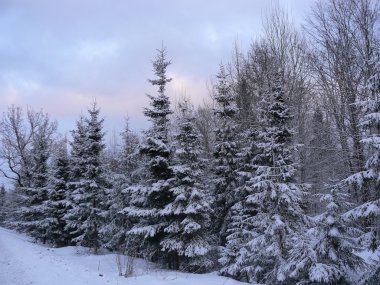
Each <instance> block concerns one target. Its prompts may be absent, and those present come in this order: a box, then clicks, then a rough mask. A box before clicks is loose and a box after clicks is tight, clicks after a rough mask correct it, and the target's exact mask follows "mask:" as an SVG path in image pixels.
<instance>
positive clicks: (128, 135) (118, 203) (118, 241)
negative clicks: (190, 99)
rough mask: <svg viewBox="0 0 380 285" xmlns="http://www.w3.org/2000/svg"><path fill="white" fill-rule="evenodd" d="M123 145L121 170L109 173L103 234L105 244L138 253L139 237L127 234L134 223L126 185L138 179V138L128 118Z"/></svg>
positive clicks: (110, 247)
mask: <svg viewBox="0 0 380 285" xmlns="http://www.w3.org/2000/svg"><path fill="white" fill-rule="evenodd" d="M121 136H122V145H121V152H120V157H119V158H118V163H119V167H118V170H119V172H118V173H109V177H110V181H112V186H113V187H112V190H111V191H109V193H108V195H107V211H106V213H105V217H106V220H107V223H106V224H105V225H104V227H103V228H102V231H101V234H102V236H103V239H104V246H105V247H106V248H109V249H111V250H116V251H117V252H120V253H123V254H125V253H127V254H128V255H130V256H135V255H136V254H137V251H138V246H137V239H136V237H135V236H133V235H128V234H127V233H128V231H129V230H130V229H131V227H132V225H133V224H132V220H131V219H130V217H128V216H126V215H125V214H124V212H123V209H124V208H125V207H128V205H129V203H130V198H131V197H130V196H129V192H128V191H125V189H126V188H128V187H130V186H132V185H133V184H135V183H138V182H139V178H140V177H139V167H140V165H141V163H140V161H139V160H140V158H141V156H140V154H139V143H140V142H139V138H138V136H137V135H136V134H135V133H133V132H132V131H131V129H130V126H129V120H128V119H127V120H126V124H125V128H124V131H123V132H122V133H121Z"/></svg>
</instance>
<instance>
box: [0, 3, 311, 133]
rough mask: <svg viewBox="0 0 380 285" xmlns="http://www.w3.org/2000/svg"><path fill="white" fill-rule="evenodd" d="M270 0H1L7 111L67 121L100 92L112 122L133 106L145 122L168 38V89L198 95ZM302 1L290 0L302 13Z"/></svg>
mask: <svg viewBox="0 0 380 285" xmlns="http://www.w3.org/2000/svg"><path fill="white" fill-rule="evenodd" d="M267 2H268V1H251V0H239V1H234V0H219V1H216V0H215V1H203V0H202V1H201V0H184V1H175V0H162V1H151V0H140V1H122V0H65V1H50V0H34V1H29V0H2V1H0V34H1V37H0V100H2V107H0V111H4V110H5V108H6V105H9V104H17V105H24V106H25V105H31V106H33V107H35V108H37V109H39V108H43V109H44V110H46V111H47V112H49V113H51V115H52V116H53V117H57V118H58V119H59V120H60V121H61V120H62V122H63V123H62V124H63V127H61V128H62V129H64V128H69V127H70V126H74V124H75V120H76V119H77V117H78V116H79V115H80V112H81V110H86V108H87V106H88V104H89V103H91V101H92V100H93V99H94V98H96V99H97V100H98V102H99V104H100V105H101V107H102V111H103V113H104V115H105V116H106V118H108V119H107V120H109V121H110V122H109V123H107V124H108V125H107V126H108V127H115V128H119V127H121V125H122V124H123V122H124V120H123V117H124V116H125V115H126V114H127V113H129V115H130V117H132V119H131V123H132V124H133V123H135V124H136V126H135V129H141V128H142V127H146V126H147V123H146V120H145V119H144V117H143V115H142V109H143V107H144V106H146V104H147V103H148V102H147V99H146V96H145V93H152V92H155V90H154V89H152V88H151V86H150V85H149V83H148V82H147V80H146V79H147V78H152V76H153V73H152V66H151V59H153V58H154V56H155V49H156V48H159V47H160V46H161V43H162V41H163V42H164V45H165V46H166V47H167V48H168V51H169V57H170V58H171V59H172V62H173V64H172V65H171V66H170V67H169V73H170V74H171V75H172V76H173V78H174V79H173V82H172V83H171V84H172V86H171V87H169V88H168V91H169V92H168V93H169V95H170V96H171V97H173V98H175V97H178V96H180V95H181V94H183V93H186V94H187V95H188V96H189V97H191V98H193V99H194V101H195V102H196V103H201V102H202V101H203V98H206V97H207V96H208V94H207V93H208V91H207V88H206V81H207V80H208V79H209V78H210V76H212V75H213V74H215V73H216V72H217V70H218V64H219V62H220V61H221V60H223V62H226V61H228V60H229V59H230V56H231V53H232V48H233V46H234V41H235V40H236V39H238V41H239V42H240V43H241V45H242V46H243V47H248V46H249V44H250V42H251V39H252V38H254V37H255V35H257V34H259V33H260V27H261V16H262V13H263V11H264V10H265V9H267V7H268V6H270V4H268V3H267ZM304 2H305V1H303V0H297V1H287V2H286V5H287V6H288V7H289V9H292V10H293V11H295V12H296V13H295V14H297V15H298V14H302V13H301V12H300V11H303V10H304V9H306V8H305V7H306V6H307V5H306V4H304ZM306 2H308V1H306ZM118 118H119V119H118ZM70 120H71V121H72V124H71V125H70V123H68V122H69V121H70Z"/></svg>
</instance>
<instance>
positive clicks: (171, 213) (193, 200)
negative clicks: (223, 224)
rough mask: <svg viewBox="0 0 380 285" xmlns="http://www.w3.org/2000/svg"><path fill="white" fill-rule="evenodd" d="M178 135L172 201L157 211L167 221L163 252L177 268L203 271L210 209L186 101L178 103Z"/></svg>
mask: <svg viewBox="0 0 380 285" xmlns="http://www.w3.org/2000/svg"><path fill="white" fill-rule="evenodd" d="M179 108H180V112H181V114H180V115H179V118H178V123H177V125H178V128H179V130H178V134H177V135H176V136H175V146H176V151H175V158H174V165H173V166H172V171H173V174H174V178H173V182H172V185H173V187H172V188H171V189H170V192H171V193H172V196H173V201H172V202H171V203H169V204H167V205H166V206H165V208H164V209H162V210H161V211H160V215H161V216H162V217H163V218H164V219H166V220H167V221H168V225H167V226H165V228H164V232H165V233H166V236H165V238H164V239H163V240H162V241H161V243H160V245H161V248H162V250H163V251H166V252H168V253H171V254H174V255H177V256H178V262H179V268H181V269H182V270H185V271H200V270H205V269H207V268H208V267H210V265H211V261H210V260H208V259H207V253H208V252H209V250H210V247H211V246H210V242H211V236H210V235H209V233H208V231H209V230H210V229H211V227H210V226H211V225H210V214H211V208H210V205H209V201H207V197H208V195H207V192H206V191H208V190H207V188H206V185H205V184H204V181H203V179H204V174H203V169H204V167H203V165H202V162H201V161H200V158H199V156H200V153H201V149H200V141H199V134H198V132H197V130H196V128H195V120H194V117H193V114H192V110H191V109H190V107H189V106H188V103H187V102H183V103H181V104H180V105H179Z"/></svg>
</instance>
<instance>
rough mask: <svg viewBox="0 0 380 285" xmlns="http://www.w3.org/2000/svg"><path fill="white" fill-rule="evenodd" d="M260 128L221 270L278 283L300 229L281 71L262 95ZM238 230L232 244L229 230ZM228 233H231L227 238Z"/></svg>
mask: <svg viewBox="0 0 380 285" xmlns="http://www.w3.org/2000/svg"><path fill="white" fill-rule="evenodd" d="M262 103H263V105H262V110H261V125H262V130H261V131H260V132H259V133H258V135H257V143H256V147H257V148H258V151H259V153H258V154H257V155H256V156H255V157H254V158H253V168H254V169H256V170H255V173H254V174H253V175H252V178H251V179H249V180H248V181H246V184H245V191H246V197H245V199H243V201H242V203H241V205H240V206H239V207H240V208H242V209H237V210H239V212H242V213H244V214H241V218H240V217H239V215H235V218H236V219H237V221H236V222H235V223H234V224H235V227H237V229H235V230H234V231H232V232H230V233H231V234H230V236H229V237H228V242H229V243H228V244H227V247H229V246H231V247H232V246H234V243H236V245H237V246H238V248H236V251H237V252H238V255H237V256H236V257H234V258H232V259H231V258H230V259H228V258H227V259H226V258H225V259H222V262H223V261H227V262H228V261H231V260H232V261H233V260H234V262H236V266H235V264H228V263H227V264H226V263H224V266H225V267H224V269H222V272H227V273H229V274H230V275H234V276H235V277H237V278H240V279H245V280H247V281H249V282H253V281H256V282H264V283H266V284H281V283H286V282H287V281H288V276H286V272H285V268H284V266H285V265H286V262H287V258H288V256H289V250H290V249H291V248H292V243H293V242H292V240H291V238H292V237H293V236H294V235H295V234H296V233H299V232H301V231H303V230H305V215H304V213H303V210H302V208H301V205H300V204H301V202H302V199H303V196H304V193H305V192H304V190H305V189H306V188H307V186H306V185H299V184H296V183H295V181H294V180H295V179H294V176H295V174H296V165H295V164H294V163H293V161H292V151H293V147H292V135H293V130H292V129H291V128H289V126H288V124H289V122H290V120H291V118H292V117H291V114H290V111H289V109H288V107H287V105H286V102H285V99H284V90H283V85H282V80H281V74H280V73H277V74H275V75H274V76H273V84H272V88H271V92H270V93H269V94H267V96H266V97H264V98H263V102H262ZM239 230H240V232H242V233H244V236H243V240H239V241H238V242H236V238H239V236H237V237H236V238H234V236H233V235H234V234H235V232H237V233H238V234H239ZM231 235H232V236H231Z"/></svg>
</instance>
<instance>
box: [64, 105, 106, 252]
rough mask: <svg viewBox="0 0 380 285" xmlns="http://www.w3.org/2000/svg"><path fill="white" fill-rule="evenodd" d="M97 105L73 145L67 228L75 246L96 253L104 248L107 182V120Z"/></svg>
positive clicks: (78, 132)
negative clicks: (102, 230)
mask: <svg viewBox="0 0 380 285" xmlns="http://www.w3.org/2000/svg"><path fill="white" fill-rule="evenodd" d="M99 112H100V111H99V109H98V108H97V106H96V103H94V104H93V106H92V108H91V109H89V110H88V115H89V117H86V118H84V119H82V118H81V119H80V120H79V121H78V124H77V130H76V131H75V132H74V133H73V136H74V140H73V142H72V158H73V161H72V164H73V165H75V167H73V169H72V171H73V172H72V177H71V179H72V180H71V181H70V186H71V188H72V189H71V193H70V196H71V199H72V208H71V209H70V210H69V211H68V213H67V215H66V219H67V220H68V222H67V225H66V228H67V229H68V230H69V231H70V233H71V235H73V239H72V241H73V242H74V243H77V244H80V245H83V246H88V247H91V248H93V249H94V251H95V252H97V250H98V249H99V247H100V246H101V238H100V235H99V231H100V228H101V226H102V223H103V222H104V215H103V212H104V210H105V199H104V198H105V188H106V186H107V183H106V181H105V176H104V171H103V167H102V160H101V159H102V158H101V155H102V151H103V149H104V143H103V136H104V133H103V130H102V123H103V119H99Z"/></svg>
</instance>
